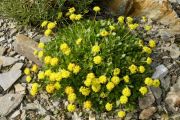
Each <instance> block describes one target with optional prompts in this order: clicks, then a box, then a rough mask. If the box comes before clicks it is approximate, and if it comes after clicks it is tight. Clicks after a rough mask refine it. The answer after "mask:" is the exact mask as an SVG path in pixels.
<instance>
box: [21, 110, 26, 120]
mask: <svg viewBox="0 0 180 120" xmlns="http://www.w3.org/2000/svg"><path fill="white" fill-rule="evenodd" d="M21 120H26V111H25V110H22V113H21Z"/></svg>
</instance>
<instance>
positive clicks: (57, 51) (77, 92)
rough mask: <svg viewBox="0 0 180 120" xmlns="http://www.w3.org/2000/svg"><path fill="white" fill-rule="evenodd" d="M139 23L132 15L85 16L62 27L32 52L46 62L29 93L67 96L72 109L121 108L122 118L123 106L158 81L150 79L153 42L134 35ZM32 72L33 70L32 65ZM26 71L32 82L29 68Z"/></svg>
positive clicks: (126, 105) (69, 108)
mask: <svg viewBox="0 0 180 120" xmlns="http://www.w3.org/2000/svg"><path fill="white" fill-rule="evenodd" d="M97 10H98V11H99V9H96V12H97ZM125 21H126V22H125ZM137 27H139V25H138V24H136V23H133V19H132V18H131V17H128V18H127V19H125V18H124V17H123V16H120V17H119V18H118V22H114V21H112V20H99V21H96V20H94V21H90V20H85V21H77V22H74V23H73V24H71V25H69V26H67V27H65V28H61V29H60V30H59V32H58V35H57V37H56V38H55V39H54V40H52V41H50V42H48V43H46V44H44V43H39V48H41V49H42V50H41V51H38V52H37V51H36V53H35V54H37V56H38V57H39V59H41V60H42V61H43V62H44V66H43V67H42V68H41V69H40V71H39V72H38V73H37V79H33V82H34V83H33V85H32V89H31V90H30V93H31V95H33V96H35V95H36V94H37V92H38V89H39V88H42V89H44V90H46V91H47V93H49V94H52V95H55V96H59V97H65V98H67V100H68V102H69V105H68V106H67V110H68V111H70V112H73V111H75V110H76V106H77V105H80V106H83V108H84V109H86V110H95V111H111V110H113V109H120V111H119V113H118V116H119V117H124V116H125V111H124V110H127V108H128V107H129V106H131V105H135V104H136V101H137V99H138V97H139V96H143V95H145V94H146V93H147V92H148V88H147V87H148V86H154V87H158V86H159V84H160V82H159V80H153V79H152V78H150V76H151V75H152V72H153V70H152V69H151V67H150V64H151V62H152V59H151V58H150V54H151V52H152V48H153V47H155V45H156V43H155V41H154V40H150V41H149V43H147V45H146V44H145V43H143V41H142V40H141V39H140V38H139V37H138V36H137V35H134V34H132V33H131V31H133V30H135V29H137ZM32 72H37V69H36V66H33V68H32ZM25 73H26V74H27V75H28V76H27V81H28V82H30V81H31V79H32V78H31V76H30V69H28V68H27V69H25ZM34 78H36V77H34Z"/></svg>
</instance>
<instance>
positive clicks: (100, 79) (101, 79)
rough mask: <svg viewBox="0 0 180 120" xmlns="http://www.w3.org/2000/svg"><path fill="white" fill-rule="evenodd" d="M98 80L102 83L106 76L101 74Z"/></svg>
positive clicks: (104, 81) (105, 80)
mask: <svg viewBox="0 0 180 120" xmlns="http://www.w3.org/2000/svg"><path fill="white" fill-rule="evenodd" d="M99 81H100V83H102V84H104V83H106V82H107V77H106V76H105V75H101V76H100V77H99Z"/></svg>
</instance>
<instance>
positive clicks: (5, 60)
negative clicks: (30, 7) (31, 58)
mask: <svg viewBox="0 0 180 120" xmlns="http://www.w3.org/2000/svg"><path fill="white" fill-rule="evenodd" d="M18 60H19V59H17V58H13V57H5V56H0V65H2V66H3V67H6V66H9V65H12V64H14V63H15V62H17V61H18Z"/></svg>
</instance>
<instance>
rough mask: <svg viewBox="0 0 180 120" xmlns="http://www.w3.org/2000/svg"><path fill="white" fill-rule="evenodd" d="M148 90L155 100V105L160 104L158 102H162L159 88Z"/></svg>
mask: <svg viewBox="0 0 180 120" xmlns="http://www.w3.org/2000/svg"><path fill="white" fill-rule="evenodd" d="M150 89H151V91H152V93H153V95H154V97H155V98H156V101H157V103H158V104H160V102H161V100H162V98H161V95H162V90H161V88H159V87H158V88H155V87H151V88H150Z"/></svg>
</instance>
